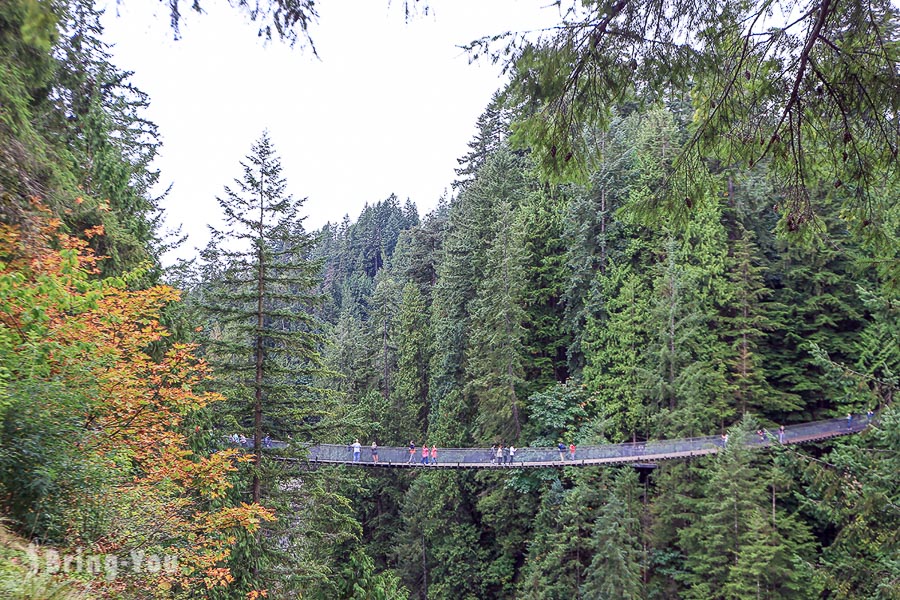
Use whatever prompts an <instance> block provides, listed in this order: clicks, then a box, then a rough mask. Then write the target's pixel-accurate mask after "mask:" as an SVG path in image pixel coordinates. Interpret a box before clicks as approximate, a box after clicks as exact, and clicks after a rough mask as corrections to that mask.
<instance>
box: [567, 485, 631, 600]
mask: <svg viewBox="0 0 900 600" xmlns="http://www.w3.org/2000/svg"><path fill="white" fill-rule="evenodd" d="M634 482H635V475H634V473H632V472H630V470H626V471H622V472H621V473H619V474H618V476H617V477H616V478H615V480H613V482H612V485H611V488H612V489H611V490H610V493H609V495H608V496H607V498H606V500H605V501H604V502H603V503H602V505H601V506H600V508H599V510H598V514H597V518H596V520H595V521H594V529H593V531H592V532H591V542H592V544H593V546H594V547H593V559H592V560H591V565H590V567H589V568H588V572H587V575H586V577H585V582H584V584H583V585H582V586H581V594H582V596H583V597H585V598H595V599H596V600H613V599H616V598H621V599H623V600H638V599H640V598H642V597H643V594H642V591H643V590H642V586H641V562H640V553H641V546H640V539H641V530H640V522H639V521H638V519H637V517H636V516H635V514H634V511H633V508H632V498H633V497H634V495H635V493H634V491H635V490H634Z"/></svg>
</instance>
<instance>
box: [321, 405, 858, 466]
mask: <svg viewBox="0 0 900 600" xmlns="http://www.w3.org/2000/svg"><path fill="white" fill-rule="evenodd" d="M867 425H868V419H867V417H866V416H865V415H854V416H853V418H852V419H850V420H848V419H846V418H838V419H829V420H825V421H816V422H812V423H801V424H797V425H790V426H787V427H785V429H784V433H783V434H782V433H781V432H780V431H779V430H777V429H775V430H772V429H769V430H762V433H761V434H751V435H749V436H747V438H746V439H745V440H744V444H745V445H747V446H768V445H771V444H778V443H784V444H790V443H797V442H801V441H808V440H810V439H815V438H818V437H828V436H833V435H839V434H843V433H855V432H857V431H860V430H862V429H865V428H866V426H867ZM725 444H726V440H725V439H724V438H723V437H722V436H702V437H694V438H683V439H676V440H650V441H646V442H636V443H624V444H605V445H602V446H580V447H578V448H576V451H575V457H574V461H575V462H579V461H581V460H609V461H616V460H629V461H634V460H640V459H641V458H642V457H647V458H648V459H652V458H653V457H662V456H680V455H689V454H691V453H706V452H710V451H715V450H717V449H719V448H722V447H724V446H725ZM309 452H310V454H309V460H312V461H316V460H320V461H328V462H353V448H352V446H350V445H344V444H318V445H313V446H310V447H309ZM378 458H379V460H378V462H380V463H385V464H398V463H400V464H405V463H409V464H422V463H423V456H422V449H421V447H418V446H417V447H416V449H415V451H414V452H413V453H412V454H411V453H410V452H409V449H408V448H404V447H395V446H380V447H379V448H378ZM431 460H432V459H431V454H430V452H429V455H428V457H427V459H424V461H425V462H427V463H431ZM564 461H569V462H571V461H572V457H571V456H570V455H569V453H568V449H566V451H565V452H564V453H562V458H561V456H560V452H559V450H558V449H557V448H553V447H532V446H528V447H523V448H517V449H516V454H515V456H514V457H513V458H512V464H516V463H519V464H521V463H541V462H564ZM360 462H362V463H372V462H373V459H372V452H371V448H370V447H368V446H363V447H362V449H361V451H360ZM437 462H438V463H439V464H441V463H443V464H461V465H463V464H482V463H491V462H494V463H497V462H500V461H499V460H498V459H497V457H496V449H495V450H494V451H493V452H492V450H491V449H490V448H438V452H437Z"/></svg>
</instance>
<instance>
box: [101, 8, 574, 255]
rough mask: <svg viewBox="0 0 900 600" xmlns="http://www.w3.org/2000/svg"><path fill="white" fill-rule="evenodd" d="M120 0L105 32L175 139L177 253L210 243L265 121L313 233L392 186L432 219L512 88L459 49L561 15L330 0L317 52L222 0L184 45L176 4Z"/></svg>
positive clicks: (166, 151)
mask: <svg viewBox="0 0 900 600" xmlns="http://www.w3.org/2000/svg"><path fill="white" fill-rule="evenodd" d="M108 1H109V6H110V8H109V9H108V11H107V15H106V17H105V18H104V25H105V27H106V29H107V31H106V40H107V41H108V42H110V43H112V44H114V50H113V52H114V59H115V61H116V63H117V66H118V67H119V68H121V69H125V70H130V71H134V72H135V74H134V77H133V81H134V83H135V84H136V85H137V86H138V87H139V88H140V89H142V90H143V91H145V92H146V93H148V94H149V95H150V98H151V107H150V110H149V112H148V114H147V117H148V118H149V119H150V120H151V121H153V122H155V123H156V124H157V125H158V126H159V128H160V133H161V135H162V140H163V148H162V151H161V156H160V158H159V160H158V162H157V164H156V166H157V168H159V169H161V171H162V180H163V182H164V184H165V185H168V184H170V183H171V184H172V191H171V193H170V195H169V196H168V198H167V200H166V201H165V203H164V208H165V210H166V224H167V227H170V228H171V227H175V226H178V225H182V227H183V232H184V233H187V234H189V240H188V242H187V243H186V244H184V245H183V246H182V247H181V248H180V249H179V250H177V251H176V252H175V254H174V255H173V256H169V257H167V262H168V261H171V260H172V259H174V258H175V257H176V256H177V257H190V256H193V254H194V248H196V247H202V246H203V245H204V244H205V243H206V241H207V239H208V236H207V231H206V224H207V223H215V222H217V220H218V214H219V209H218V206H217V204H216V202H215V197H216V196H217V195H220V194H221V193H222V189H223V187H224V186H225V185H227V184H230V183H231V182H232V180H233V179H234V178H235V177H239V176H240V174H241V170H240V165H239V164H238V161H240V160H241V159H242V158H243V157H244V156H246V155H247V154H248V153H249V152H250V146H251V144H252V143H253V142H254V141H255V140H256V139H257V138H258V137H259V135H260V133H261V132H262V130H263V129H264V128H268V129H269V131H270V132H271V136H272V139H273V142H274V143H275V147H276V149H277V151H278V152H279V154H280V156H281V158H282V165H283V167H284V174H285V177H286V179H287V181H288V188H289V191H290V192H291V193H292V194H293V195H294V196H295V197H298V198H303V197H306V198H308V200H307V202H306V204H305V213H306V214H308V215H309V217H308V219H307V221H306V224H307V228H308V229H316V228H318V227H320V226H322V225H323V224H325V222H327V221H331V222H336V221H340V220H341V219H342V218H343V216H344V215H345V214H349V215H350V218H351V219H355V218H356V217H357V216H358V215H359V213H360V211H361V210H362V208H363V206H364V205H365V204H366V203H374V202H377V201H379V200H383V199H385V198H387V197H388V196H389V195H390V194H391V193H394V194H396V195H397V196H398V197H399V198H400V200H401V202H402V201H404V200H405V199H406V198H410V199H412V200H413V201H414V202H415V203H416V204H417V206H418V207H419V212H420V214H422V215H424V214H425V213H427V212H428V211H429V210H431V209H432V208H433V207H434V206H435V205H436V204H437V201H438V199H439V198H440V197H441V195H443V194H448V195H449V190H450V184H451V182H452V181H453V179H454V175H455V173H454V169H455V168H456V167H457V166H458V165H457V163H456V159H457V158H458V157H460V156H462V155H464V154H465V153H466V151H467V147H466V144H467V142H469V141H470V140H471V139H472V136H473V135H474V133H475V121H476V119H477V118H478V116H479V115H480V114H481V113H482V112H483V110H484V109H485V107H486V106H487V103H488V101H489V100H490V98H491V95H492V93H493V92H494V91H495V90H497V89H498V88H499V87H500V86H501V84H502V83H503V80H502V79H501V77H500V66H499V65H490V64H488V63H477V64H474V65H470V64H468V60H467V57H466V56H465V54H464V53H463V51H462V50H460V49H459V48H458V47H457V46H459V45H462V44H464V43H467V42H469V41H471V40H473V39H475V38H478V37H482V36H485V35H491V34H495V33H500V32H502V31H507V30H510V29H513V30H533V29H536V28H539V27H546V26H550V25H554V24H556V23H557V22H558V20H559V13H558V12H557V10H556V9H555V8H553V7H549V8H545V7H546V6H547V5H548V4H550V2H547V1H546V0H524V1H518V2H517V1H514V0H490V1H487V0H429V5H430V7H431V14H429V15H427V16H418V17H417V18H415V19H414V20H412V21H411V22H409V23H404V17H403V6H402V2H401V0H393V2H388V0H323V1H322V2H321V3H317V5H319V15H320V18H319V22H318V24H316V25H314V26H313V28H312V36H313V40H314V42H315V44H316V49H317V50H318V53H319V57H320V60H317V59H316V58H315V57H314V56H313V55H312V53H311V52H309V51H308V50H304V49H301V48H294V49H291V48H289V47H287V46H286V45H284V44H281V43H277V42H274V43H270V44H269V45H264V44H263V43H262V42H261V41H260V40H259V39H258V38H257V37H256V31H257V29H256V26H255V24H252V23H249V22H248V21H246V20H245V18H244V17H242V16H241V15H239V14H238V13H237V12H236V11H234V10H230V9H228V8H227V6H223V5H225V2H221V1H219V0H208V1H206V2H204V3H203V4H204V6H205V7H207V8H208V10H209V13H208V14H205V15H196V14H194V13H188V11H185V12H186V13H188V14H186V18H185V22H184V23H183V25H182V31H181V32H182V39H181V40H178V41H175V40H173V36H172V32H171V30H170V28H169V26H168V13H167V11H166V9H165V3H160V2H155V1H152V0H121V4H119V5H118V6H116V4H115V0H108ZM183 3H184V4H185V6H187V5H188V4H189V0H183ZM116 13H118V16H117V15H116Z"/></svg>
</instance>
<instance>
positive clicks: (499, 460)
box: [497, 444, 503, 465]
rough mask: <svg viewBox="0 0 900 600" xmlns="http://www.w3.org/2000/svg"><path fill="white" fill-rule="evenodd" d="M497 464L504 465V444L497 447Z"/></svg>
mask: <svg viewBox="0 0 900 600" xmlns="http://www.w3.org/2000/svg"><path fill="white" fill-rule="evenodd" d="M497 464H498V465H502V464H503V444H500V445H499V446H497Z"/></svg>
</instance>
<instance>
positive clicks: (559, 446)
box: [556, 442, 566, 462]
mask: <svg viewBox="0 0 900 600" xmlns="http://www.w3.org/2000/svg"><path fill="white" fill-rule="evenodd" d="M556 449H557V450H559V460H561V461H563V462H566V445H565V444H563V443H562V442H560V443H558V444H557V445H556Z"/></svg>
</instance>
